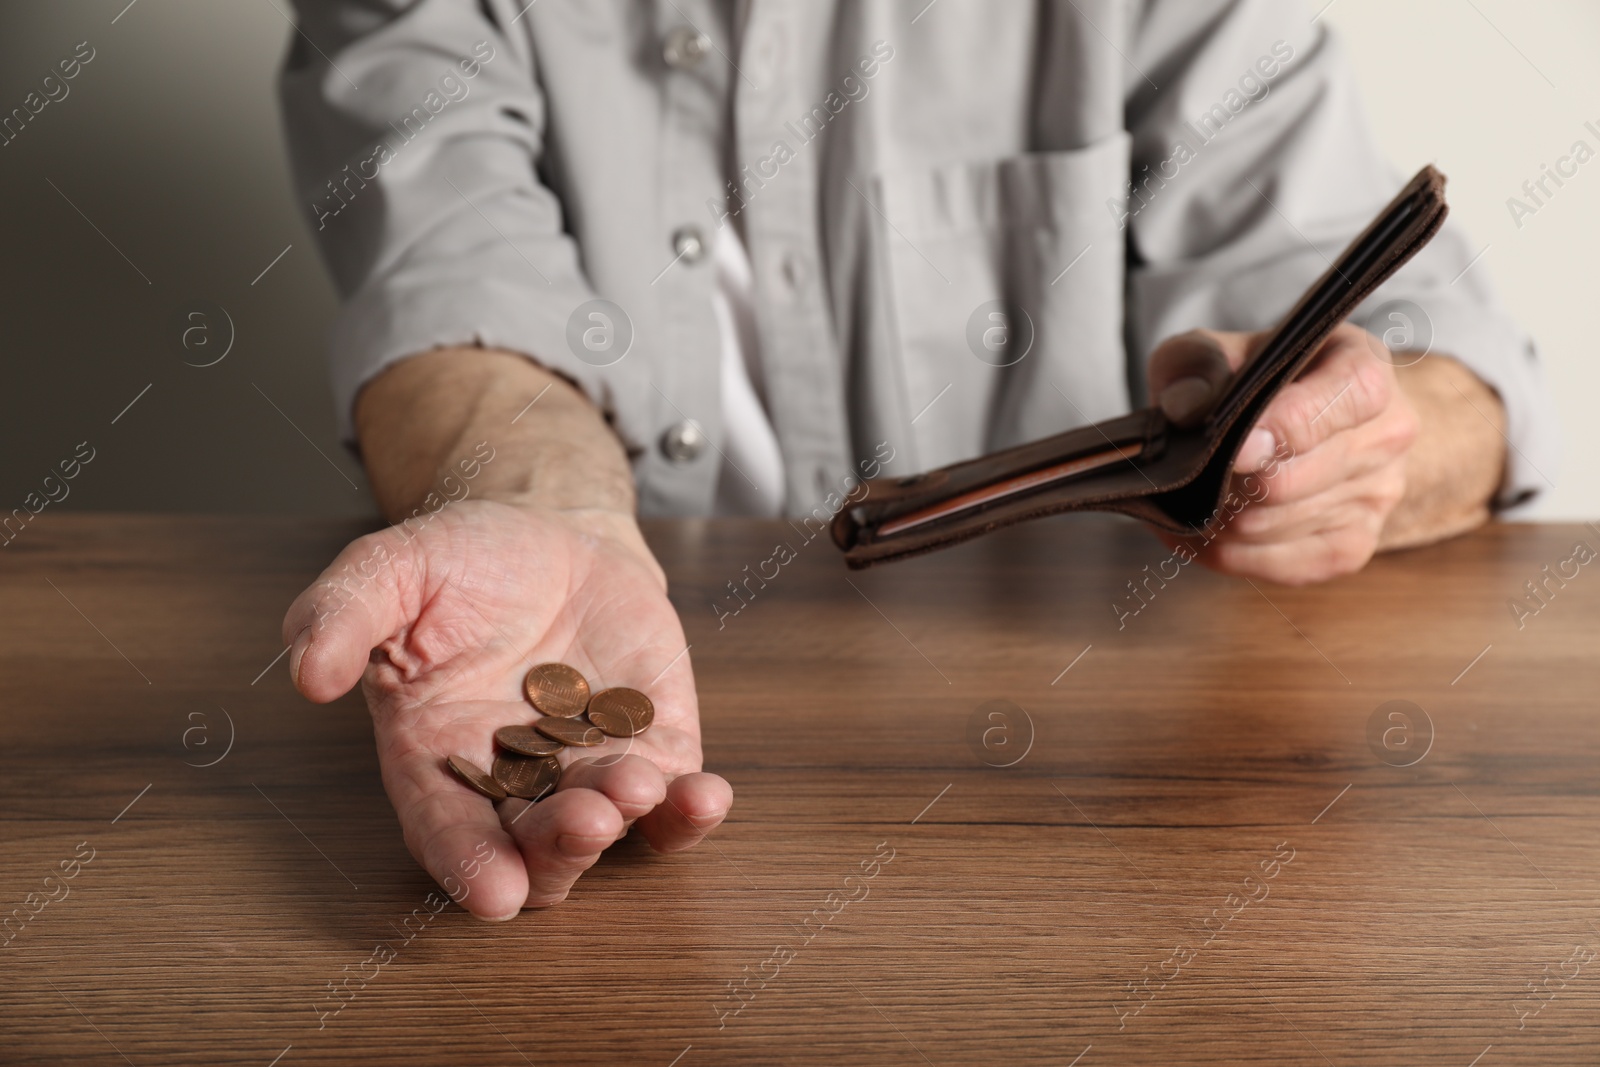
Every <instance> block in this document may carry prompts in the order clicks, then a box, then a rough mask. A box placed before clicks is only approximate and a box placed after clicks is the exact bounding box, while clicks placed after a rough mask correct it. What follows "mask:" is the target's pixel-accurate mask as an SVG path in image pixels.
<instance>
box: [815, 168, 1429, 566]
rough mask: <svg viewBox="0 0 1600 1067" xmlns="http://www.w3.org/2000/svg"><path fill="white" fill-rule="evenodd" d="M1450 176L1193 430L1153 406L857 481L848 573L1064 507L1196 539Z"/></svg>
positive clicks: (1351, 259) (1402, 201) (1289, 323)
mask: <svg viewBox="0 0 1600 1067" xmlns="http://www.w3.org/2000/svg"><path fill="white" fill-rule="evenodd" d="M1444 182H1445V179H1444V175H1443V174H1441V173H1439V172H1438V171H1437V170H1435V169H1434V168H1433V167H1431V166H1429V167H1423V168H1422V170H1420V171H1418V172H1417V175H1416V177H1414V178H1412V179H1411V181H1410V182H1409V183H1408V184H1407V185H1406V187H1405V188H1404V189H1402V190H1401V191H1400V194H1399V195H1398V196H1396V197H1395V198H1394V199H1393V200H1392V201H1390V203H1389V205H1388V206H1387V207H1385V208H1384V209H1383V210H1382V211H1381V212H1379V213H1378V216H1377V218H1376V219H1374V220H1373V222H1372V223H1371V224H1370V225H1369V226H1368V227H1367V228H1366V229H1365V230H1364V231H1362V233H1361V235H1360V236H1359V237H1357V238H1356V239H1355V240H1354V241H1353V242H1351V244H1350V246H1349V247H1348V248H1346V249H1345V251H1344V253H1343V254H1342V255H1340V257H1339V259H1338V261H1337V262H1336V263H1334V264H1333V266H1332V267H1330V268H1329V269H1328V271H1327V273H1325V274H1323V275H1322V277H1321V278H1319V279H1317V281H1316V282H1315V283H1314V284H1313V285H1312V286H1311V288H1310V289H1308V290H1307V291H1306V292H1305V294H1304V295H1303V296H1301V298H1300V300H1299V301H1298V302H1297V303H1296V304H1295V305H1294V307H1293V308H1292V309H1290V311H1289V313H1288V314H1287V315H1286V316H1284V318H1283V321H1282V322H1280V323H1279V324H1278V326H1277V328H1276V329H1274V330H1273V331H1272V333H1271V334H1270V335H1269V336H1268V337H1267V338H1266V340H1265V341H1264V342H1263V343H1261V344H1260V345H1259V346H1258V348H1257V350H1256V353H1255V355H1254V356H1253V357H1251V359H1250V361H1249V362H1248V363H1246V364H1245V365H1244V366H1243V367H1241V368H1240V369H1239V370H1238V372H1237V373H1236V374H1235V375H1234V376H1233V378H1232V379H1231V381H1230V382H1229V385H1228V388H1227V390H1226V391H1225V392H1224V394H1223V396H1222V397H1221V399H1219V400H1218V401H1217V404H1216V406H1215V407H1214V408H1212V410H1211V412H1210V414H1209V415H1207V417H1206V418H1205V420H1204V421H1203V422H1202V423H1201V424H1200V425H1198V426H1196V427H1194V428H1192V429H1186V428H1183V427H1179V426H1176V425H1174V424H1172V423H1171V422H1169V421H1168V420H1167V417H1166V416H1165V415H1164V414H1163V413H1162V411H1161V409H1160V408H1159V407H1150V408H1145V409H1144V410H1142V411H1135V412H1132V413H1130V414H1127V415H1121V416H1118V417H1117V418H1114V419H1107V420H1106V421H1105V422H1100V423H1096V424H1094V425H1092V426H1080V427H1078V428H1077V429H1075V430H1068V431H1067V432H1065V433H1061V434H1056V435H1055V436H1052V437H1046V438H1042V439H1041V440H1038V441H1033V442H1030V443H1028V444H1025V445H1018V446H1016V447H1015V448H1008V449H1005V450H1003V451H1000V452H994V453H991V454H989V455H987V456H980V457H978V458H977V459H971V460H966V461H964V462H961V463H954V464H951V465H950V466H948V467H941V468H939V469H937V470H932V471H927V472H925V473H923V474H916V475H912V476H910V477H907V478H876V479H873V480H872V481H869V482H865V483H863V486H864V492H863V494H862V497H861V499H860V502H859V503H854V504H851V503H848V502H847V503H846V505H845V507H844V508H843V509H841V510H840V511H839V513H838V514H837V515H835V516H834V518H833V531H832V532H833V540H834V543H835V544H837V545H838V546H839V548H840V549H841V550H842V551H843V552H844V557H845V562H846V563H847V564H849V566H850V567H851V568H852V569H860V568H863V567H870V566H872V565H873V564H876V563H884V562H888V561H890V560H896V559H903V558H905V557H906V556H913V555H917V554H919V553H922V552H931V551H934V550H935V549H939V548H945V547H947V546H949V545H953V544H956V543H958V542H960V541H965V540H967V539H968V538H972V537H977V536H979V535H981V534H985V533H988V532H989V531H991V530H997V529H999V528H1000V527H1002V526H1010V525H1011V524H1013V523H1017V522H1023V521H1026V520H1028V519H1037V518H1041V517H1043V516H1045V515H1055V514H1058V513H1060V512H1063V511H1117V512H1122V513H1124V514H1127V515H1132V516H1134V517H1135V518H1139V519H1143V520H1144V521H1146V522H1148V523H1150V524H1151V525H1152V526H1155V527H1156V528H1157V529H1160V530H1165V531H1167V532H1168V533H1173V534H1179V535H1195V534H1199V533H1200V531H1201V529H1202V527H1203V526H1204V524H1205V523H1206V522H1207V521H1208V520H1210V519H1211V518H1212V516H1213V515H1215V514H1216V513H1217V511H1218V509H1219V508H1220V507H1221V506H1222V502H1223V499H1224V497H1225V496H1226V494H1227V491H1228V476H1229V472H1230V471H1231V470H1232V468H1233V461H1234V459H1235V457H1236V456H1237V455H1238V454H1239V449H1240V447H1241V445H1242V444H1243V443H1244V438H1245V436H1246V435H1247V434H1248V433H1249V432H1250V429H1251V427H1252V426H1254V425H1255V423H1256V420H1257V419H1258V418H1260V416H1261V414H1262V412H1263V411H1265V410H1266V407H1267V405H1268V404H1269V403H1271V401H1272V398H1273V397H1275V396H1276V395H1277V394H1278V392H1279V390H1281V389H1282V388H1283V387H1284V386H1285V385H1287V384H1288V383H1289V382H1291V381H1293V380H1294V379H1295V377H1296V376H1298V375H1299V374H1300V372H1301V371H1303V370H1304V369H1305V368H1306V365H1307V364H1308V363H1309V362H1310V361H1311V358H1312V356H1314V355H1315V354H1316V352H1317V350H1318V348H1320V347H1321V345H1322V342H1323V341H1324V340H1325V339H1326V338H1327V336H1328V335H1329V334H1330V333H1332V332H1333V330H1334V329H1335V328H1336V327H1337V326H1338V325H1339V324H1340V323H1341V322H1343V321H1344V320H1345V318H1346V317H1348V316H1349V315H1350V313H1351V312H1352V311H1354V310H1355V308H1356V306H1357V305H1359V304H1360V303H1361V302H1362V301H1363V300H1365V299H1366V298H1367V297H1368V296H1369V295H1371V293H1372V292H1373V290H1375V289H1376V288H1377V287H1378V286H1379V285H1381V284H1383V282H1384V281H1385V280H1387V279H1388V278H1389V276H1390V275H1392V274H1393V273H1394V272H1395V271H1397V270H1399V269H1400V267H1401V266H1402V265H1403V264H1404V263H1405V262H1406V261H1407V260H1408V259H1410V258H1411V257H1412V256H1413V255H1415V254H1416V253H1417V251H1418V250H1419V249H1421V248H1422V246H1423V245H1425V244H1427V243H1428V241H1429V240H1431V239H1432V237H1433V235H1434V234H1435V233H1437V232H1438V231H1439V227H1440V226H1442V225H1443V224H1444V219H1445V215H1446V214H1447V213H1448V212H1449V208H1448V206H1447V205H1446V204H1445V201H1444Z"/></svg>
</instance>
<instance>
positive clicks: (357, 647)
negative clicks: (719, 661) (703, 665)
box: [283, 501, 732, 919]
mask: <svg viewBox="0 0 1600 1067" xmlns="http://www.w3.org/2000/svg"><path fill="white" fill-rule="evenodd" d="M619 521H620V522H625V523H631V521H632V520H631V519H628V518H626V517H623V516H615V515H600V514H597V513H572V512H556V511H538V510H530V509H523V508H515V507H511V506H508V505H504V504H498V503H491V502H480V501H463V502H461V503H459V504H454V505H451V506H449V507H446V508H444V509H443V510H442V511H440V512H438V513H437V514H436V515H434V516H433V517H432V518H431V519H430V520H428V521H427V522H426V524H425V525H424V526H423V527H422V528H421V530H420V532H412V535H411V537H410V539H409V540H407V537H406V536H405V534H403V533H402V529H403V528H401V527H391V528H389V529H387V530H383V531H381V532H379V533H375V534H370V535H368V536H366V537H362V538H360V539H358V540H356V541H354V542H352V543H351V544H350V545H349V546H348V547H347V548H346V549H345V550H344V551H343V552H342V553H340V555H339V557H338V558H337V559H335V560H334V562H333V563H332V564H331V565H330V566H329V567H328V569H327V570H326V571H324V572H323V575H322V576H321V578H319V579H318V581H317V582H316V583H314V584H313V585H312V586H311V587H310V588H309V589H307V590H306V591H305V592H304V593H302V594H301V595H300V596H299V597H298V598H297V599H296V600H295V602H294V604H293V605H291V606H290V608H289V611H288V614H287V615H286V616H285V618H284V629H283V632H284V637H285V640H287V641H292V642H294V645H295V647H294V649H293V651H292V652H291V653H290V672H291V674H292V675H293V677H294V679H295V685H296V686H297V687H298V688H299V690H300V691H301V692H302V693H303V694H305V696H307V697H308V698H309V699H311V700H314V701H317V702H319V703H322V702H326V701H330V700H335V699H337V698H338V697H340V696H342V695H343V694H345V693H347V692H349V690H350V688H351V687H352V686H354V685H355V683H356V681H357V680H358V679H359V680H360V681H361V682H362V690H363V692H364V693H365V695H366V698H367V704H368V706H369V707H370V708H371V711H372V718H373V724H374V728H375V732H376V735H377V743H378V758H379V761H380V763H381V764H382V768H383V781H384V787H385V789H386V790H387V791H388V794H389V799H390V800H391V801H392V802H393V804H394V807H395V811H396V812H397V813H398V815H399V816H400V823H401V826H402V827H403V829H404V831H405V839H406V843H407V845H408V846H409V847H410V849H411V852H412V854H413V855H414V856H416V858H417V860H418V861H419V862H420V863H421V864H422V865H423V866H424V867H426V868H427V870H428V871H429V872H430V873H431V874H432V875H433V877H434V878H435V879H437V880H438V881H439V883H440V884H441V885H443V886H444V887H445V889H446V890H447V891H448V892H450V894H451V896H452V897H453V898H454V899H455V900H456V901H457V902H458V903H461V904H462V905H464V906H465V907H466V908H467V909H468V910H470V911H471V912H472V913H473V914H475V915H478V916H480V917H482V918H496V919H504V918H510V917H512V916H514V915H515V914H516V913H517V911H518V910H519V909H520V908H521V907H523V906H525V905H526V906H531V907H539V906H543V905H548V904H553V903H556V902H557V901H560V900H562V899H563V898H564V897H565V896H566V895H567V892H568V890H569V889H570V888H571V887H572V884H573V883H574V882H575V881H576V880H577V878H578V876H579V875H580V874H582V873H583V871H585V870H586V869H588V867H590V866H591V865H592V864H593V863H594V862H595V860H597V859H598V858H599V856H600V853H601V852H602V851H603V850H604V849H605V848H606V847H607V846H608V845H610V844H612V843H613V842H614V841H616V840H617V839H618V838H619V837H621V836H622V835H623V834H624V833H625V832H626V830H627V828H628V827H629V825H631V824H632V823H633V822H634V821H635V820H637V822H638V826H639V828H640V830H641V831H642V832H643V833H644V835H645V837H646V839H647V840H648V841H649V842H650V844H651V845H652V846H654V847H655V848H656V849H657V850H659V851H676V850H678V849H682V848H687V847H689V846H690V845H692V844H694V843H695V842H697V841H698V840H700V838H701V837H703V836H704V835H705V834H706V833H707V832H709V831H710V830H711V829H712V828H713V827H715V826H716V825H717V824H718V823H720V822H721V821H722V819H723V817H724V816H725V815H726V814H727V811H728V808H729V807H730V805H731V804H732V791H731V790H730V788H729V786H728V783H727V782H725V781H724V780H723V779H721V778H719V777H718V776H716V775H714V774H707V773H702V772H701V771H700V763H701V757H700V723H699V711H698V706H697V703H696V700H695V690H694V675H693V671H692V669H691V667H690V663H689V656H688V654H687V652H686V646H685V640H684V636H683V629H682V627H681V626H680V625H679V622H678V617H677V614H676V612H675V611H674V610H673V608H672V605H671V603H670V602H669V601H668V600H667V597H666V591H665V581H664V580H663V578H662V575H661V572H660V569H659V568H658V567H656V565H655V563H654V561H653V560H652V559H650V558H649V555H648V551H647V550H646V549H644V547H643V545H642V543H638V544H637V547H636V545H635V543H633V542H636V538H629V537H627V536H625V535H618V536H613V534H612V531H618V530H620V529H621V527H619V525H618V522H619ZM408 532H410V531H408ZM341 587H342V590H343V591H341ZM307 627H309V630H307ZM550 661H559V662H563V663H568V664H570V665H572V666H573V667H576V668H577V669H578V670H580V671H582V672H583V674H584V676H585V677H587V678H588V679H589V684H590V686H591V688H592V689H593V690H594V691H596V692H598V691H599V690H600V689H603V688H608V687H611V686H629V687H631V688H634V689H638V690H640V691H642V692H644V693H645V694H646V695H648V696H649V697H650V699H651V700H652V701H653V702H654V703H655V708H656V716H655V722H654V724H653V725H652V726H651V728H650V729H649V730H648V731H647V732H645V733H643V734H641V735H639V736H638V737H634V738H627V739H608V740H607V742H606V743H605V744H604V745H601V746H598V747H595V748H584V749H574V748H568V749H564V750H563V751H562V752H561V754H560V757H559V758H560V759H561V761H562V763H563V765H564V767H565V771H564V773H563V774H562V778H561V782H560V785H559V786H558V787H557V789H556V791H555V793H553V794H552V795H551V796H548V797H546V798H545V799H544V800H542V801H540V802H539V803H538V804H537V805H531V806H530V805H529V804H528V803H527V802H526V801H522V800H517V799H510V800H505V801H501V802H500V803H499V805H498V809H499V810H498V812H497V811H496V807H497V805H495V804H492V803H491V802H490V801H489V800H487V799H486V798H484V797H482V796H480V795H479V794H477V793H475V792H473V791H472V790H471V789H469V788H467V787H466V786H465V785H463V784H462V783H461V782H460V781H458V780H457V779H456V778H455V777H454V776H453V775H451V774H450V772H449V771H448V769H447V768H446V766H445V759H446V758H447V757H448V756H451V755H455V754H459V755H462V756H465V757H467V758H468V759H470V760H472V761H473V762H474V763H477V764H479V765H480V766H482V767H484V768H485V769H487V768H488V767H489V766H490V765H491V763H492V762H493V758H494V732H495V730H496V729H498V728H499V727H501V726H506V725H510V724H514V723H516V724H526V723H531V722H533V721H534V720H535V719H536V718H537V717H538V714H537V712H535V711H534V709H533V708H532V707H531V706H530V705H529V704H528V702H527V701H526V699H525V698H524V696H523V692H522V679H523V676H524V675H525V674H526V673H527V671H528V668H529V667H531V666H533V665H535V664H538V663H545V662H550Z"/></svg>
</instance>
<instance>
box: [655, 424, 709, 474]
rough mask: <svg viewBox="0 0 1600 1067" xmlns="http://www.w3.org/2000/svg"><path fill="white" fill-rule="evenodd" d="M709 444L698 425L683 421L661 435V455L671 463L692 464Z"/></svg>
mask: <svg viewBox="0 0 1600 1067" xmlns="http://www.w3.org/2000/svg"><path fill="white" fill-rule="evenodd" d="M709 443H710V442H709V441H708V440H707V439H706V435H705V432H704V431H702V430H701V429H700V424H699V423H697V422H695V421H694V420H693V419H685V420H684V421H683V422H680V423H678V424H677V425H676V426H672V427H670V428H669V429H668V430H667V432H666V433H664V434H662V435H661V454H662V455H664V456H666V457H667V460H668V461H669V462H671V463H676V464H679V465H682V464H684V463H692V462H694V461H695V460H696V459H698V458H699V457H700V454H701V453H702V452H704V451H705V450H706V445H707V444H709Z"/></svg>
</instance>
